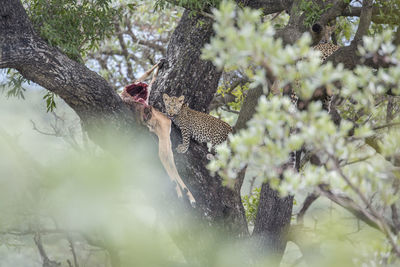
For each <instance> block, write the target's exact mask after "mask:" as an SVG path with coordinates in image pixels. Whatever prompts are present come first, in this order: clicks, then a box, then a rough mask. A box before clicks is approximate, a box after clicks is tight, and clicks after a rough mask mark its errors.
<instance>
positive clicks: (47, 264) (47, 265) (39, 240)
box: [33, 232, 61, 267]
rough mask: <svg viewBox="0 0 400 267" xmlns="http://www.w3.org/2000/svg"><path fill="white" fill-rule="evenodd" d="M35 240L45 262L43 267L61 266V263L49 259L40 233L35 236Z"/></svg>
mask: <svg viewBox="0 0 400 267" xmlns="http://www.w3.org/2000/svg"><path fill="white" fill-rule="evenodd" d="M33 240H34V241H35V244H36V246H37V248H38V250H39V253H40V257H41V258H42V261H43V267H58V266H61V263H59V262H56V261H52V260H50V259H49V257H48V256H47V254H46V251H45V250H44V247H43V244H42V238H41V236H40V233H39V232H37V233H36V234H35V236H34V237H33Z"/></svg>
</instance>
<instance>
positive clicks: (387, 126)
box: [372, 122, 400, 131]
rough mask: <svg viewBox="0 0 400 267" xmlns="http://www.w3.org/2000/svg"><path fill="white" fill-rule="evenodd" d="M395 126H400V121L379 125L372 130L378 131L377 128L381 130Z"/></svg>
mask: <svg viewBox="0 0 400 267" xmlns="http://www.w3.org/2000/svg"><path fill="white" fill-rule="evenodd" d="M394 126H400V122H393V123H388V124H385V125H381V126H377V127H374V128H372V130H374V131H376V130H380V129H383V128H390V127H394Z"/></svg>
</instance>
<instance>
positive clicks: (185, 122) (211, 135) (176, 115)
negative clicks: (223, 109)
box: [163, 94, 232, 153]
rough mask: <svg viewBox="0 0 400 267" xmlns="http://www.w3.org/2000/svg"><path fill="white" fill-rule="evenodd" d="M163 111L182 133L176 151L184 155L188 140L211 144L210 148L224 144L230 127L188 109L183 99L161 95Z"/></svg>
mask: <svg viewBox="0 0 400 267" xmlns="http://www.w3.org/2000/svg"><path fill="white" fill-rule="evenodd" d="M163 100H164V104H165V109H166V111H167V115H168V117H169V118H170V119H171V120H172V122H173V123H174V124H175V125H176V126H178V127H179V129H180V130H181V132H182V139H183V141H182V144H180V145H178V147H177V148H176V151H178V153H185V152H186V151H187V150H188V148H189V144H190V138H193V139H194V140H196V141H198V142H199V143H204V142H207V143H211V144H212V146H215V145H218V144H220V143H222V142H224V141H225V140H226V139H227V137H228V134H229V133H230V132H232V127H231V126H230V125H229V124H228V123H226V122H224V121H222V120H219V119H217V118H215V117H213V116H211V115H209V114H206V113H202V112H199V111H196V110H193V109H190V108H189V107H188V106H186V105H185V104H184V103H183V102H184V100H185V97H184V96H183V95H182V96H180V97H175V96H171V97H170V96H169V95H167V94H164V95H163Z"/></svg>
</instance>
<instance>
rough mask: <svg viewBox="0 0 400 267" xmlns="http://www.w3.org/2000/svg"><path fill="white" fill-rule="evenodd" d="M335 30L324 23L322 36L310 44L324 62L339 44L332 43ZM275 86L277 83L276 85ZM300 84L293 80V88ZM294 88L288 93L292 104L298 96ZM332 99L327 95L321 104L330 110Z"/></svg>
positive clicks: (295, 102) (275, 90)
mask: <svg viewBox="0 0 400 267" xmlns="http://www.w3.org/2000/svg"><path fill="white" fill-rule="evenodd" d="M334 31H335V26H328V25H326V26H325V27H324V28H323V30H322V38H321V40H320V41H319V43H318V44H317V45H314V46H312V49H314V50H317V51H319V52H321V62H322V63H325V61H326V59H327V58H328V57H329V56H330V55H332V54H333V53H335V52H336V51H337V50H338V49H339V48H340V47H341V46H339V45H336V44H334V43H332V41H331V36H332V33H333V32H334ZM276 86H277V85H276ZM276 86H275V87H276ZM299 86H300V82H299V81H298V80H296V81H295V82H294V88H298V87H299ZM273 90H274V93H276V92H277V89H276V88H273ZM295 90H296V89H294V90H293V91H292V93H291V94H290V98H291V100H292V102H293V103H294V104H297V101H298V97H297V95H296V94H295V93H294V91H295ZM331 101H332V95H328V96H327V97H326V99H324V100H323V105H324V106H325V107H327V109H328V111H330V105H331Z"/></svg>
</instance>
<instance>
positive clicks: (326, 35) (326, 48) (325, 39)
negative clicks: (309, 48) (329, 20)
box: [313, 26, 340, 62]
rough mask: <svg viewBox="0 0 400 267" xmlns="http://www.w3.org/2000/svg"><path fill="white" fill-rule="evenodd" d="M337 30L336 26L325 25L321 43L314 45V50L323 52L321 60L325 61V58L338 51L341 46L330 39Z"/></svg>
mask: <svg viewBox="0 0 400 267" xmlns="http://www.w3.org/2000/svg"><path fill="white" fill-rule="evenodd" d="M334 31H335V26H325V28H324V32H323V36H322V38H321V40H320V41H319V44H317V45H315V46H313V49H314V50H318V51H320V52H321V54H322V55H321V60H322V62H325V60H326V59H327V58H328V57H329V56H330V55H332V54H333V53H335V52H336V50H338V49H339V48H340V46H338V45H335V44H334V43H332V42H331V41H330V39H331V35H332V33H333V32H334Z"/></svg>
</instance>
